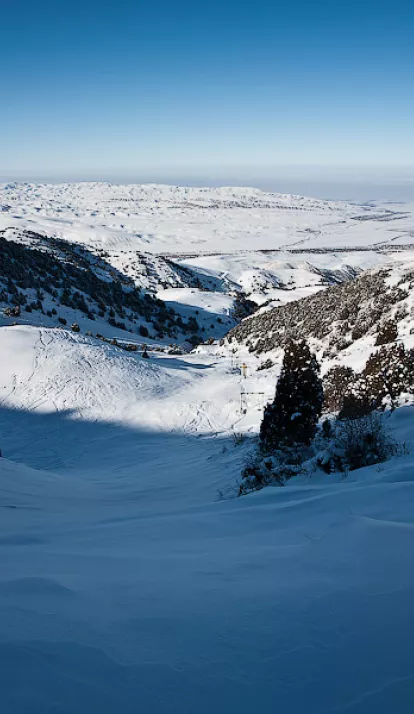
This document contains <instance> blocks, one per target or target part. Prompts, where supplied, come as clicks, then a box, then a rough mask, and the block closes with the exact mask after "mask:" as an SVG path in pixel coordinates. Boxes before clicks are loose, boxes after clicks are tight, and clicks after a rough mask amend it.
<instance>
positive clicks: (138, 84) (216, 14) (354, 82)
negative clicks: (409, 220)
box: [0, 0, 414, 182]
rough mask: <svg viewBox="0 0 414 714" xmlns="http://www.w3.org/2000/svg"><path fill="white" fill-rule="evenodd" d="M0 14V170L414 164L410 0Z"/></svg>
mask: <svg viewBox="0 0 414 714" xmlns="http://www.w3.org/2000/svg"><path fill="white" fill-rule="evenodd" d="M1 24H2V33H1V43H0V62H1V65H0V66H1V70H0V72H1V74H0V77H1V107H0V109H1V110H0V180H3V181H4V180H13V179H15V180H88V179H107V180H168V179H169V178H174V179H177V180H178V179H179V178H183V179H185V178H187V179H188V180H190V179H192V180H194V181H198V180H200V181H202V180H203V179H208V178H210V179H211V181H212V182H217V181H219V180H220V177H223V178H224V177H226V178H227V177H233V178H234V180H235V181H237V180H242V179H243V177H251V178H252V179H253V178H254V177H255V176H256V177H261V180H262V181H264V180H265V179H266V177H267V179H269V180H271V179H272V177H277V176H284V175H286V171H287V174H288V173H289V171H291V175H294V173H295V171H296V172H299V173H301V171H302V169H300V168H298V167H308V168H309V167H319V168H320V170H321V171H322V173H324V175H326V176H329V172H331V174H332V173H334V174H335V173H336V172H337V168H336V167H341V171H344V172H345V173H346V172H347V171H348V172H349V171H350V172H351V173H350V174H349V175H351V174H352V171H353V172H354V174H355V168H356V167H357V169H358V167H361V168H362V167H363V170H364V171H368V172H371V173H370V176H371V177H372V176H374V175H377V174H378V175H379V174H381V175H383V174H384V171H385V175H386V174H387V170H389V171H390V172H391V173H392V175H393V176H394V179H393V180H397V178H398V177H399V176H403V179H402V181H403V182H404V181H406V178H404V177H406V176H407V175H409V176H411V178H412V177H413V175H414V170H413V171H411V169H412V167H414V91H413V89H414V86H413V85H414V42H413V35H412V33H413V27H414V3H412V2H401V0H395V1H394V2H393V3H391V2H386V3H385V2H383V1H382V0H377V1H376V2H372V1H371V0H363V2H361V1H360V0H359V1H358V2H356V1H355V0H349V2H347V3H345V2H343V1H342V0H337V1H336V2H335V1H334V0H330V1H329V2H327V1H326V0H318V2H310V1H309V0H296V2H290V3H289V2H286V1H285V2H283V3H281V2H278V1H277V0H272V1H270V0H269V1H268V0H266V1H264V0H256V1H255V2H252V1H250V2H244V0H210V1H209V2H208V3H200V2H196V1H195V0H191V2H190V1H189V0H175V1H172V0H158V1H157V2H149V1H148V0H146V2H145V3H144V2H141V0H134V1H131V0H118V2H114V0H111V2H106V0H99V1H97V0H83V1H82V2H81V1H80V0H71V2H67V1H66V0H59V2H56V0H54V2H49V0H38V2H36V3H34V2H33V1H32V0H30V2H29V1H28V0H14V1H13V2H7V3H6V2H2V3H1ZM295 167H296V168H295ZM285 169H286V171H285ZM306 170H308V169H306ZM306 170H305V173H306ZM410 171H411V173H410ZM292 172H293V173H292ZM407 172H408V173H407ZM356 173H357V174H358V170H357V171H356ZM301 175H302V173H301ZM267 179H266V180H267ZM257 180H259V179H257ZM329 180H330V179H329V178H328V181H329ZM410 180H411V179H410Z"/></svg>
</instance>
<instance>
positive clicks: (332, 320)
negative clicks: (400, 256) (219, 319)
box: [224, 260, 414, 367]
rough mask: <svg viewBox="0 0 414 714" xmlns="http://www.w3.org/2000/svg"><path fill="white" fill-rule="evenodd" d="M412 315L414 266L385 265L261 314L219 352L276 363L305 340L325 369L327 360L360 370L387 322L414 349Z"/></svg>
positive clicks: (406, 263)
mask: <svg viewBox="0 0 414 714" xmlns="http://www.w3.org/2000/svg"><path fill="white" fill-rule="evenodd" d="M413 315H414V262H410V261H407V260H406V261H404V262H402V261H397V262H389V263H386V264H384V266H382V267H381V268H376V269H373V270H369V271H365V272H364V273H363V274H361V275H360V276H359V277H357V278H355V279H354V280H350V281H348V282H344V283H341V284H339V285H336V286H332V287H329V288H327V289H326V290H324V291H319V292H318V293H317V294H315V295H313V296H308V297H304V298H302V299H301V300H297V301H293V302H289V303H288V304H286V305H283V306H280V307H273V308H271V309H263V310H261V311H260V312H259V313H256V314H255V315H253V316H252V317H249V318H247V319H246V320H244V321H243V322H242V323H241V324H240V325H238V326H237V327H235V328H234V329H233V330H231V331H230V333H229V334H228V335H227V337H226V340H225V344H224V349H225V350H226V349H228V348H230V349H231V350H232V351H236V352H237V353H239V354H240V355H242V354H245V353H246V352H247V353H248V354H254V355H256V356H257V357H259V356H260V358H261V361H263V359H271V358H272V357H273V359H274V360H276V361H277V359H278V358H279V359H280V356H281V352H282V349H283V346H284V344H285V343H286V340H287V339H288V338H289V337H293V338H295V339H306V340H308V341H309V342H310V343H311V345H312V347H313V349H315V350H316V351H317V353H318V355H319V357H320V359H321V360H323V362H324V365H325V367H326V366H327V365H328V363H330V362H331V361H334V362H335V363H337V362H339V363H344V364H351V363H353V365H352V366H355V364H356V363H357V364H358V367H361V366H363V364H364V360H365V361H366V359H367V357H368V355H369V354H371V353H372V352H373V351H374V350H375V345H376V342H377V338H378V332H379V331H380V330H381V327H382V326H383V325H384V323H386V322H387V321H389V320H392V321H395V324H396V329H397V338H396V339H397V340H400V341H402V342H404V344H405V345H406V346H407V347H409V348H412V347H414V334H413Z"/></svg>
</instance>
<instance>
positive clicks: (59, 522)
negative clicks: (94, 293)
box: [0, 326, 414, 714]
mask: <svg viewBox="0 0 414 714" xmlns="http://www.w3.org/2000/svg"><path fill="white" fill-rule="evenodd" d="M0 337H1V340H0V355H1V361H0V373H1V385H2V408H1V411H0V433H1V434H2V449H3V454H4V457H5V458H3V459H1V460H0V484H1V485H0V493H1V506H2V535H1V540H0V547H1V555H2V567H1V569H0V601H1V610H0V612H1V614H0V618H1V628H0V632H1V638H0V651H1V653H2V663H3V666H2V669H1V686H2V701H3V707H4V710H5V711H10V712H12V711H13V713H16V714H23V712H24V713H26V712H27V711H33V712H35V711H39V712H40V711H41V712H42V714H49V713H51V712H57V711H59V712H68V714H69V712H70V713H71V712H73V711H74V710H75V709H76V711H80V712H82V711H85V712H90V711H100V712H103V713H104V714H105V713H106V712H107V713H108V714H109V713H111V714H112V712H114V711H115V710H118V709H119V710H121V711H123V712H133V711H136V710H137V708H138V709H142V710H143V711H151V712H155V713H157V712H170V711H188V712H192V711H198V712H206V714H207V712H211V711H212V710H213V709H214V710H216V711H219V712H223V714H224V712H227V711H233V710H235V709H237V710H238V711H240V712H246V713H247V712H250V711H252V709H253V708H257V707H260V709H261V710H262V711H264V712H267V711H269V712H270V711H274V706H275V702H277V703H278V708H280V710H281V711H289V712H302V711H303V710H304V709H303V708H304V707H305V706H306V707H307V708H308V709H310V710H311V711H315V712H331V711H352V712H367V711H375V712H376V713H377V712H379V713H381V712H384V714H385V713H386V712H389V711H390V708H391V709H392V705H395V703H396V702H398V711H399V712H401V713H403V714H404V712H407V713H408V712H409V711H411V709H412V702H413V695H414V682H413V679H412V668H411V662H412V656H413V654H414V652H413V644H412V641H411V639H412V638H409V637H407V627H408V626H409V625H408V623H409V622H410V619H411V617H412V614H413V613H412V608H413V605H412V603H413V597H412V596H413V588H414V576H413V574H412V568H411V549H412V545H413V534H414V529H413V525H414V517H413V514H412V508H411V501H412V495H413V494H412V489H413V474H414V471H413V457H412V456H406V457H402V458H400V459H395V460H393V461H392V462H389V463H388V464H385V465H382V466H381V468H380V469H378V468H377V467H371V468H369V469H364V470H362V471H360V472H358V476H357V478H355V477H353V478H350V479H349V480H348V481H341V482H336V483H335V482H332V481H330V480H329V478H328V477H326V478H325V480H323V481H321V480H319V481H318V480H317V481H315V483H313V482H312V481H310V482H308V483H304V484H303V483H302V484H298V485H297V486H295V485H294V484H292V485H291V486H289V487H286V488H285V489H277V488H273V489H271V488H270V489H267V490H266V492H261V493H258V494H255V495H253V496H249V497H245V498H242V499H237V498H233V497H232V493H234V492H232V490H231V484H232V482H233V483H235V482H236V480H237V478H238V475H239V472H240V469H241V466H242V462H243V459H244V457H245V455H246V453H247V452H248V451H249V449H250V448H251V445H250V443H249V439H248V438H247V440H246V441H245V442H244V443H242V444H241V445H240V446H235V445H234V442H233V439H232V437H231V434H232V432H233V430H236V431H237V430H239V429H241V430H246V429H247V433H249V429H250V428H253V429H257V426H258V422H259V419H260V412H259V411H258V410H257V409H255V408H252V407H250V408H249V410H248V414H247V415H246V416H245V417H244V422H243V421H242V422H240V419H241V417H240V415H239V414H238V409H237V406H238V396H239V390H240V382H241V377H240V374H239V373H238V372H237V371H236V370H233V369H232V366H231V364H230V363H229V361H228V360H227V359H226V358H219V357H217V356H215V355H214V352H213V351H210V352H209V351H208V349H207V348H200V349H199V351H198V353H197V354H194V355H189V356H184V357H180V358H171V357H166V356H163V355H159V356H158V357H155V356H153V357H152V358H151V360H149V362H148V361H143V360H141V358H140V357H139V356H136V355H125V354H124V353H122V352H121V351H119V350H117V349H116V348H114V347H110V346H107V345H102V344H98V343H95V341H93V340H92V339H89V340H88V339H87V338H82V337H81V336H79V335H71V334H69V333H66V332H64V331H59V330H48V329H45V328H43V329H36V328H34V327H29V326H26V327H9V328H2V329H1V336H0ZM15 357H16V358H15ZM249 377H250V374H249V372H248V377H247V379H246V380H244V381H245V382H247V383H249ZM251 378H252V379H253V376H252V377H251ZM254 379H257V377H256V376H255V377H254ZM10 385H11V389H10ZM412 410H413V408H412V407H407V408H406V409H402V410H399V412H398V418H397V416H396V417H395V421H396V424H397V427H396V429H397V433H400V434H401V435H402V436H404V437H406V436H407V434H409V433H410V432H411V431H412V424H413V416H414V415H413V413H412ZM249 423H250V426H249ZM220 492H222V494H223V492H224V500H223V495H222V494H220ZM18 672H20V673H24V674H23V678H22V679H20V678H19V677H17V673H18Z"/></svg>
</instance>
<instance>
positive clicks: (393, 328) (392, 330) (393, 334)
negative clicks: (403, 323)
mask: <svg viewBox="0 0 414 714" xmlns="http://www.w3.org/2000/svg"><path fill="white" fill-rule="evenodd" d="M397 337H398V324H397V322H396V320H385V322H383V323H382V324H381V325H380V326H379V328H378V333H377V339H376V340H375V344H376V345H378V346H380V345H388V344H390V343H391V342H395V340H396V339H397Z"/></svg>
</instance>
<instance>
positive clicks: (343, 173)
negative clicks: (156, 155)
mask: <svg viewBox="0 0 414 714" xmlns="http://www.w3.org/2000/svg"><path fill="white" fill-rule="evenodd" d="M88 181H98V182H108V183H116V184H134V183H138V184H139V183H158V184H168V185H178V186H203V187H207V186H211V187H217V186H246V187H254V188H259V189H262V190H264V191H274V192H278V193H293V194H299V195H305V196H312V197H315V198H322V199H331V200H344V201H356V202H364V201H370V200H373V201H390V202H399V201H401V202H410V201H411V202H414V167H413V168H412V169H410V168H407V167H400V168H398V167H381V168H380V167H360V166H356V167H349V166H348V167H321V166H319V167H317V166H303V167H299V166H296V167H293V166H286V167H277V168H274V169H273V170H272V169H269V168H266V169H260V168H256V169H255V170H253V171H251V170H250V171H249V170H248V169H244V170H240V169H239V170H237V169H235V170H233V171H231V170H230V169H228V170H227V172H224V173H223V170H220V171H214V170H210V171H208V170H206V171H204V172H201V171H200V173H199V174H198V175H197V174H196V173H195V172H190V171H187V172H181V171H176V172H174V171H173V170H172V169H171V170H170V171H168V172H165V173H163V172H154V171H150V170H137V171H136V172H134V173H131V172H128V173H123V172H120V171H116V170H114V171H111V170H108V171H107V172H98V173H96V172H93V171H90V172H78V173H76V172H74V173H69V174H64V173H62V174H60V175H48V174H47V173H46V174H39V175H36V174H32V173H24V172H23V173H20V172H17V174H16V175H13V174H10V173H7V174H3V173H2V172H0V182H1V183H14V182H16V183H76V182H88Z"/></svg>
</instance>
